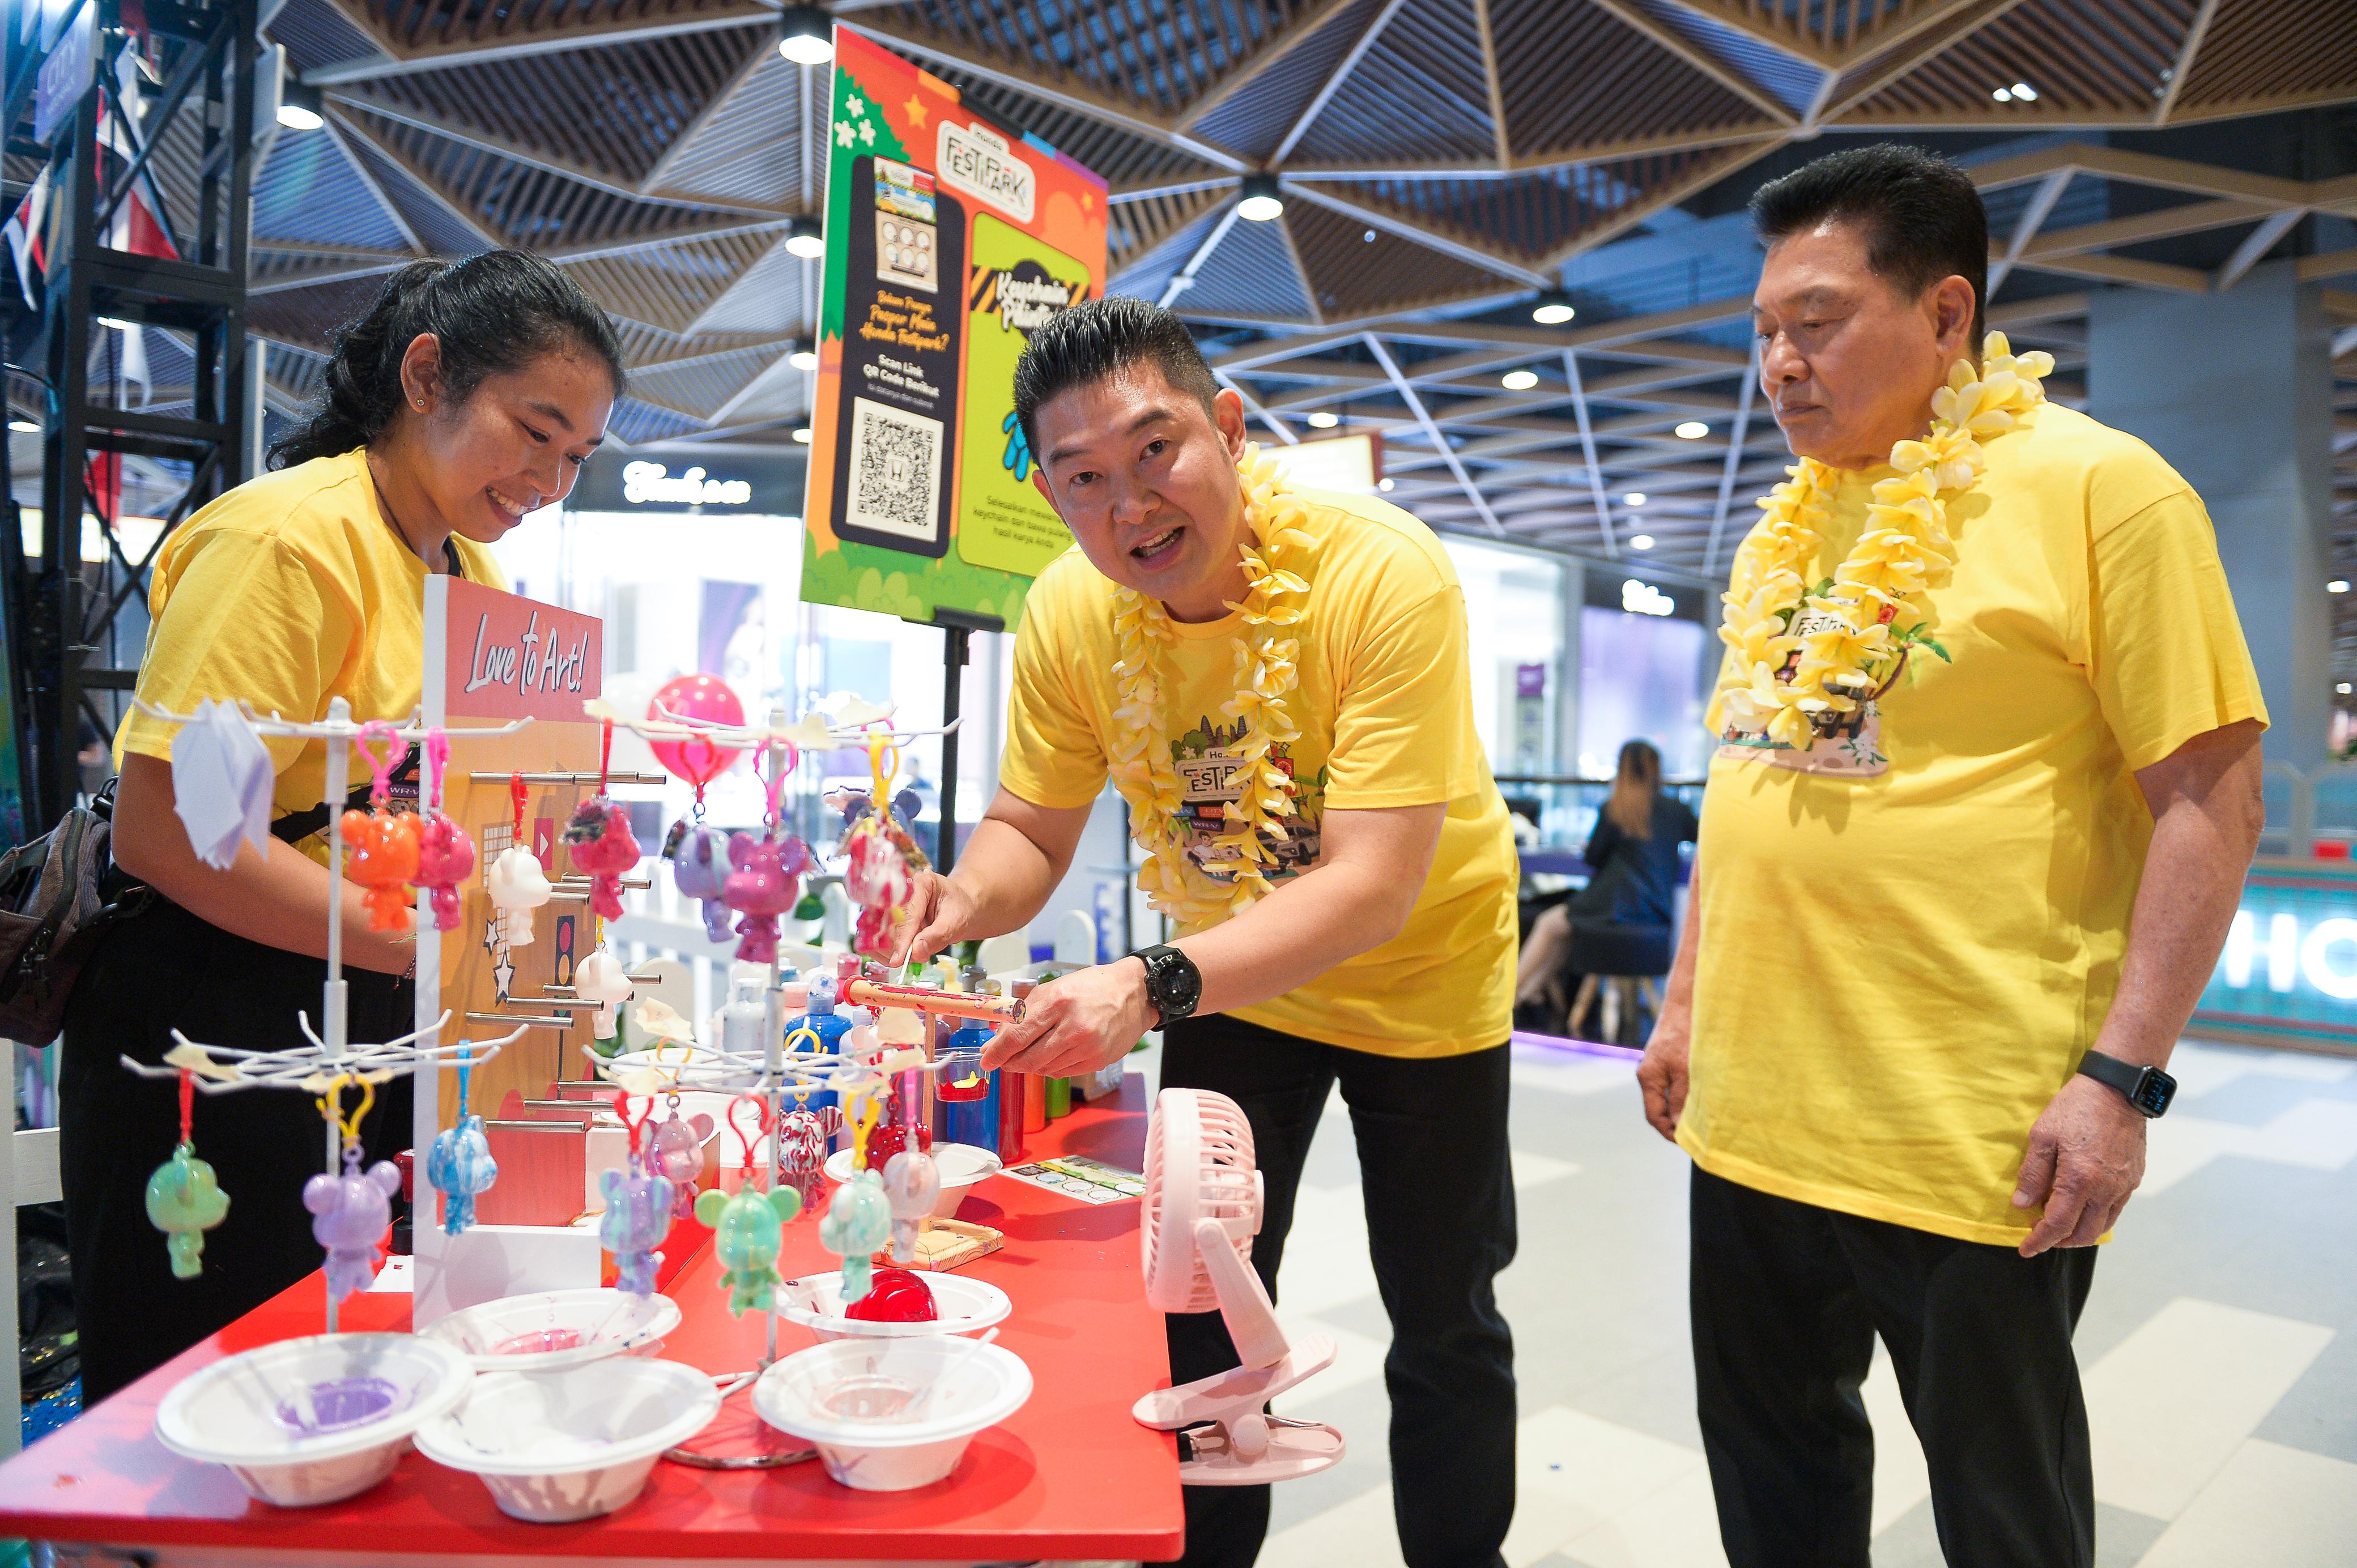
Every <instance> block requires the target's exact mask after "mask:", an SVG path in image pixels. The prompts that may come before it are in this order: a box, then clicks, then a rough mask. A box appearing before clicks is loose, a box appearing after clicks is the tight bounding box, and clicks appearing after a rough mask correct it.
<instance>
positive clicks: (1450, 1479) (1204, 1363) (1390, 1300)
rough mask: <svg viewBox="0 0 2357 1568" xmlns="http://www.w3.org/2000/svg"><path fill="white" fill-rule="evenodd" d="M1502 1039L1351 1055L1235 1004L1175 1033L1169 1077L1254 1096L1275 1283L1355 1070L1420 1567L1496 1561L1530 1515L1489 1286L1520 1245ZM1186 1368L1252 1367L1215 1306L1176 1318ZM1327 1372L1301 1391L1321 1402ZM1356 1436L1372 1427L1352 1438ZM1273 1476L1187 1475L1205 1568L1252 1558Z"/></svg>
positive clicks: (1256, 1248)
mask: <svg viewBox="0 0 2357 1568" xmlns="http://www.w3.org/2000/svg"><path fill="white" fill-rule="evenodd" d="M1507 1065H1508V1059H1507V1053H1506V1050H1505V1047H1503V1046H1501V1047H1498V1048H1496V1049H1494V1050H1484V1051H1474V1052H1471V1053H1469V1054H1468V1055H1465V1056H1458V1057H1443V1058H1433V1059H1426V1060H1415V1059H1407V1058H1394V1057H1379V1056H1373V1055H1371V1054H1369V1053H1367V1052H1365V1051H1352V1050H1344V1049H1342V1048H1340V1047H1335V1046H1327V1045H1320V1044H1318V1042H1316V1041H1313V1040H1305V1039H1301V1038H1298V1037H1297V1036H1292V1035H1282V1034H1279V1033H1277V1032H1276V1031H1275V1030H1274V1029H1265V1028H1262V1027H1260V1026H1258V1025H1255V1024H1247V1023H1243V1022H1242V1021H1241V1020H1238V1019H1234V1018H1229V1017H1224V1016H1217V1015H1215V1016H1211V1017H1207V1018H1189V1019H1185V1020H1182V1021H1181V1022H1179V1023H1177V1024H1174V1025H1172V1026H1170V1027H1169V1028H1168V1029H1167V1030H1166V1031H1164V1034H1163V1046H1162V1085H1163V1087H1164V1088H1166V1089H1209V1090H1217V1091H1218V1092H1220V1093H1222V1094H1224V1095H1226V1096H1228V1098H1230V1099H1231V1100H1233V1101H1235V1102H1236V1103H1237V1104H1239V1105H1241V1106H1242V1107H1243V1111H1244V1114H1245V1116H1246V1117H1247V1118H1249V1119H1250V1121H1251V1122H1252V1130H1253V1146H1254V1157H1255V1159H1256V1161H1257V1163H1258V1165H1259V1167H1260V1171H1261V1175H1262V1178H1263V1181H1264V1183H1265V1187H1266V1189H1267V1205H1266V1208H1265V1211H1264V1214H1263V1217H1262V1219H1261V1228H1260V1235H1259V1237H1258V1238H1257V1239H1255V1240H1254V1242H1253V1267H1254V1269H1255V1270H1257V1271H1258V1272H1259V1273H1260V1277H1261V1282H1262V1283H1264V1284H1265V1285H1266V1286H1267V1287H1268V1292H1269V1295H1270V1297H1271V1298H1272V1299H1274V1298H1275V1294H1276V1270H1277V1264H1278V1262H1280V1261H1281V1260H1282V1259H1283V1257H1284V1255H1285V1238H1286V1231H1287V1230H1290V1229H1291V1228H1292V1224H1293V1203H1294V1196H1295V1194H1296V1192H1297V1190H1298V1188H1299V1187H1300V1185H1301V1166H1302V1162H1303V1160H1304V1159H1306V1158H1307V1157H1308V1153H1309V1140H1310V1136H1311V1134H1312V1133H1315V1132H1317V1130H1318V1113H1319V1112H1321V1111H1323V1110H1324V1109H1325V1106H1326V1096H1327V1092H1328V1090H1330V1089H1331V1088H1332V1087H1333V1086H1334V1084H1335V1083H1336V1081H1337V1080H1338V1079H1339V1080H1340V1084H1341V1088H1342V1098H1343V1100H1344V1101H1345V1102H1346V1103H1347V1104H1348V1105H1349V1106H1350V1108H1351V1132H1352V1133H1353V1134H1354V1136H1355V1137H1356V1139H1357V1141H1358V1148H1359V1179H1360V1187H1361V1191H1362V1192H1363V1193H1364V1195H1365V1200H1366V1206H1367V1239H1368V1245H1369V1248H1370V1250H1371V1251H1372V1259H1373V1262H1374V1266H1375V1280H1376V1283H1377V1285H1378V1287H1379V1288H1380V1290H1381V1292H1382V1295H1383V1310H1384V1311H1385V1312H1386V1313H1387V1314H1389V1315H1390V1317H1391V1323H1392V1345H1391V1351H1390V1354H1389V1355H1387V1356H1386V1357H1385V1358H1384V1359H1383V1381H1384V1385H1385V1386H1386V1387H1387V1388H1388V1389H1389V1390H1390V1392H1391V1404H1392V1424H1391V1458H1392V1507H1393V1511H1394V1516H1395V1517H1396V1519H1397V1521H1398V1524H1399V1536H1400V1549H1401V1552H1402V1553H1403V1555H1404V1556H1405V1559H1406V1561H1407V1563H1408V1564H1409V1568H1489V1565H1491V1564H1495V1563H1500V1562H1501V1558H1500V1556H1499V1553H1498V1547H1499V1543H1500V1542H1501V1541H1504V1540H1505V1538H1506V1527H1507V1525H1508V1524H1509V1523H1511V1522H1512V1520H1513V1515H1514V1344H1513V1337H1512V1334H1511V1333H1509V1331H1508V1330H1507V1327H1506V1321H1505V1319H1504V1318H1502V1317H1501V1316H1499V1314H1498V1303H1497V1298H1496V1296H1495V1294H1494V1293H1493V1292H1492V1290H1491V1282H1492V1280H1493V1279H1494V1278H1495V1277H1496V1275H1497V1273H1498V1271H1499V1270H1501V1269H1502V1268H1504V1267H1505V1266H1506V1265H1507V1264H1508V1263H1509V1262H1512V1260H1513V1256H1514V1186H1513V1179H1512V1169H1511V1167H1510V1165H1509V1164H1508V1156H1507V1144H1506V1091H1507V1076H1506V1069H1507ZM1165 1322H1166V1323H1167V1325H1168V1332H1169V1338H1170V1378H1171V1380H1172V1381H1173V1382H1174V1383H1186V1382H1192V1381H1194V1380H1196V1379H1198V1378H1208V1377H1210V1376H1211V1375H1212V1374H1213V1373H1216V1372H1223V1371H1226V1370H1227V1369H1229V1368H1231V1367H1233V1366H1235V1365H1237V1358H1236V1352H1235V1347H1234V1346H1233V1345H1232V1343H1230V1341H1229V1338H1228V1329H1227V1324H1226V1323H1225V1322H1224V1321H1223V1320H1222V1318H1221V1316H1220V1315H1219V1314H1218V1313H1216V1312H1206V1313H1190V1314H1185V1315H1179V1314H1174V1315H1172V1316H1170V1317H1168V1318H1167V1319H1166V1320H1165ZM1316 1388H1317V1385H1316V1383H1315V1382H1314V1381H1313V1382H1312V1383H1310V1384H1308V1385H1307V1386H1306V1387H1305V1388H1304V1390H1303V1391H1302V1392H1303V1394H1304V1395H1306V1396H1307V1397H1310V1398H1315V1397H1316V1393H1315V1391H1316ZM1347 1435H1349V1436H1350V1437H1351V1441H1353V1442H1363V1441H1365V1435H1364V1434H1355V1433H1354V1434H1347ZM1268 1503H1269V1498H1268V1488H1267V1487H1188V1488H1186V1507H1187V1554H1186V1556H1185V1557H1184V1558H1183V1559H1181V1561H1182V1562H1184V1563H1188V1564H1189V1565H1191V1568H1214V1565H1217V1568H1250V1564H1251V1563H1252V1562H1253V1560H1254V1557H1256V1556H1257V1555H1258V1554H1259V1552H1260V1547H1261V1541H1262V1538H1263V1537H1264V1536H1265V1535H1266V1534H1267V1533H1268Z"/></svg>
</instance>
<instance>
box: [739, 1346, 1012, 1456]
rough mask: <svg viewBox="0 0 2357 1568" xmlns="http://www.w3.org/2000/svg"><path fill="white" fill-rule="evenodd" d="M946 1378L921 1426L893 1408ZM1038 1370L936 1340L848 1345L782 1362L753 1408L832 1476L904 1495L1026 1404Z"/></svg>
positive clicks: (983, 1349)
mask: <svg viewBox="0 0 2357 1568" xmlns="http://www.w3.org/2000/svg"><path fill="white" fill-rule="evenodd" d="M937 1377H940V1378H944V1379H946V1381H944V1382H943V1384H942V1387H941V1388H940V1389H939V1390H937V1391H935V1392H934V1394H933V1397H932V1399H931V1401H930V1402H928V1403H927V1404H926V1406H925V1408H924V1411H923V1412H922V1413H921V1414H920V1416H919V1418H918V1419H917V1420H915V1421H901V1420H896V1419H893V1418H892V1417H890V1416H889V1415H888V1414H886V1415H882V1416H880V1417H877V1418H872V1419H862V1418H861V1417H860V1416H859V1415H857V1414H856V1413H855V1412H857V1411H859V1410H861V1409H863V1408H866V1409H871V1410H885V1411H888V1410H890V1409H891V1408H894V1407H896V1406H897V1405H899V1404H903V1403H905V1402H907V1401H909V1400H910V1399H913V1398H915V1397H916V1395H917V1393H918V1392H919V1391H921V1390H922V1389H924V1388H925V1387H926V1386H927V1385H928V1384H930V1383H931V1382H932V1381H933V1380H935V1379H936V1378H937ZM1030 1397H1031V1369H1030V1368H1028V1367H1027V1366H1025V1365H1024V1364H1023V1359H1022V1358H1021V1357H1020V1356H1017V1355H1016V1354H1015V1353H1014V1352H1013V1351H1012V1350H1005V1349H1001V1348H999V1347H997V1346H996V1345H983V1346H975V1345H972V1344H968V1343H965V1342H963V1341H961V1340H957V1339H952V1338H947V1337H942V1336H941V1335H934V1336H932V1337H929V1338H922V1339H841V1340H836V1341H835V1342H834V1343H832V1344H827V1345H813V1347H811V1348H809V1349H807V1350H803V1351H800V1352H798V1353H796V1354H794V1355H791V1356H789V1357H787V1358H786V1359H784V1360H782V1361H780V1362H778V1363H777V1364H776V1365H775V1366H773V1367H771V1368H770V1369H769V1370H768V1371H766V1372H764V1373H762V1374H761V1378H760V1380H759V1382H757V1383H755V1384H754V1385H753V1409H754V1410H755V1411H756V1412H759V1415H760V1417H761V1419H762V1420H763V1421H766V1422H768V1423H770V1425H771V1426H774V1427H776V1428H777V1429H778V1430H779V1431H780V1432H783V1433H785V1434H787V1435H789V1436H791V1437H799V1438H802V1440H803V1441H805V1442H808V1443H813V1444H817V1446H818V1456H819V1460H820V1462H821V1463H822V1464H823V1465H824V1466H826V1473H827V1474H828V1475H829V1476H831V1477H834V1479H835V1481H836V1482H838V1483H839V1484H841V1485H843V1486H845V1487H853V1488H854V1489H856V1490H858V1491H863V1492H905V1491H909V1490H912V1489H913V1488H915V1487H929V1486H931V1485H932V1484H933V1483H934V1482H935V1481H939V1480H942V1479H945V1478H946V1477H948V1476H949V1474H950V1473H951V1472H952V1471H953V1470H955V1469H956V1468H957V1466H958V1461H959V1460H960V1459H962V1458H963V1457H964V1456H965V1448H966V1444H968V1443H971V1442H972V1441H973V1440H974V1434H975V1433H977V1432H980V1431H982V1430H983V1429H984V1428H985V1427H988V1426H995V1425H996V1424H997V1423H1000V1422H1002V1421H1005V1420H1006V1418H1007V1417H1008V1416H1010V1415H1013V1414H1014V1413H1015V1412H1017V1411H1018V1410H1021V1409H1022V1408H1023V1402H1024V1401H1026V1400H1028V1399H1029V1398H1030Z"/></svg>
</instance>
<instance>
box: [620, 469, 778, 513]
mask: <svg viewBox="0 0 2357 1568" xmlns="http://www.w3.org/2000/svg"><path fill="white" fill-rule="evenodd" d="M622 499H623V501H624V503H625V504H627V505H630V506H750V505H752V504H753V487H752V486H751V485H750V484H748V483H747V482H746V481H745V480H743V479H716V478H712V477H711V476H710V475H708V474H706V473H705V471H704V470H703V468H701V467H689V468H688V470H687V471H686V472H685V473H683V474H681V475H679V476H678V477H677V478H673V475H672V473H671V471H670V470H669V469H668V468H666V467H664V466H663V465H662V464H661V463H649V462H646V461H644V460H643V459H641V460H640V461H639V462H635V463H626V464H624V465H623V466H622Z"/></svg>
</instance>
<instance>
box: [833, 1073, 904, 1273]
mask: <svg viewBox="0 0 2357 1568" xmlns="http://www.w3.org/2000/svg"><path fill="white" fill-rule="evenodd" d="M877 1111H878V1107H877V1103H876V1101H875V1098H874V1096H873V1095H869V1096H866V1097H864V1098H863V1099H862V1100H861V1101H860V1104H859V1106H858V1108H857V1111H856V1112H855V1113H854V1114H853V1115H851V1116H849V1117H847V1118H846V1119H845V1120H846V1122H848V1124H849V1125H850V1128H851V1179H850V1180H848V1181H846V1182H845V1183H844V1184H843V1185H842V1186H841V1187H836V1188H835V1189H834V1200H833V1201H832V1202H830V1203H829V1204H828V1205H827V1208H826V1218H825V1219H822V1220H820V1221H819V1225H818V1240H819V1245H820V1246H822V1247H824V1248H825V1249H826V1250H827V1251H830V1252H833V1253H834V1255H835V1256H836V1257H838V1258H841V1259H842V1260H843V1300H844V1304H845V1305H846V1306H847V1305H850V1304H851V1303H853V1302H856V1301H857V1300H858V1299H859V1298H860V1297H862V1296H864V1295H866V1294H867V1287H868V1285H869V1284H870V1283H872V1273H871V1271H872V1269H873V1267H874V1263H875V1256H876V1252H877V1249H878V1248H880V1247H883V1246H884V1245H886V1244H887V1243H888V1242H889V1241H890V1240H892V1200H891V1199H890V1198H889V1197H887V1196H886V1195H885V1192H884V1183H883V1179H882V1178H881V1177H879V1176H877V1174H876V1173H875V1172H874V1171H872V1170H870V1169H868V1168H867V1134H868V1133H871V1132H873V1131H874V1130H875V1127H876V1117H877Z"/></svg>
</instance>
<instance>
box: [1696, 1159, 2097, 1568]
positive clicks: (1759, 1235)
mask: <svg viewBox="0 0 2357 1568" xmlns="http://www.w3.org/2000/svg"><path fill="white" fill-rule="evenodd" d="M1692 1209H1693V1274H1692V1293H1693V1308H1694V1347H1695V1399H1696V1403H1697V1405H1698V1407H1699V1410H1700V1413H1701V1416H1702V1437H1703V1447H1704V1448H1705V1450H1706V1451H1707V1453H1708V1455H1709V1457H1710V1481H1711V1487H1712V1489H1713V1490H1714V1491H1715V1492H1716V1493H1717V1499H1718V1528H1719V1536H1720V1539H1721V1540H1722V1541H1724V1542H1725V1543H1726V1546H1727V1561H1728V1563H1730V1564H1732V1565H1733V1568H1867V1534H1868V1532H1869V1530H1870V1528H1871V1513H1872V1495H1873V1484H1874V1434H1873V1431H1872V1429H1871V1428H1869V1427H1868V1425H1867V1418H1866V1406H1865V1404H1864V1402H1862V1401H1861V1400H1860V1399H1859V1397H1858V1387H1859V1385H1860V1384H1861V1383H1863V1382H1864V1381H1865V1380H1866V1374H1867V1365H1868V1363H1869V1362H1870V1361H1871V1360H1872V1359H1873V1356H1874V1339H1875V1336H1876V1335H1878V1334H1879V1335H1880V1336H1881V1337H1882V1342H1883V1343H1884V1344H1885V1345H1886V1346H1888V1347H1889V1350H1890V1364H1891V1368H1892V1369H1893V1370H1894V1371H1896V1372H1897V1373H1898V1376H1899V1391H1900V1396H1901V1397H1902V1398H1903V1399H1904V1400H1905V1401H1906V1403H1907V1414H1908V1417H1909V1419H1910V1420H1911V1421H1912V1422H1913V1423H1914V1426H1915V1434H1916V1436H1917V1437H1919V1438H1920V1439H1921V1441H1922V1444H1923V1457H1924V1460H1925V1463H1926V1465H1927V1466H1928V1467H1929V1468H1930V1471H1931V1478H1932V1516H1933V1519H1934V1520H1935V1521H1936V1523H1937V1525H1938V1527H1939V1532H1940V1549H1941V1551H1942V1552H1943V1553H1944V1554H1945V1556H1946V1558H1947V1560H1948V1562H1949V1563H1950V1564H1951V1565H1952V1568H2000V1565H2003V1568H2014V1565H2018V1568H2087V1565H2089V1564H2091V1563H2093V1562H2094V1557H2095V1498H2094V1480H2093V1474H2092V1472H2091V1470H2090V1468H2089V1464H2088V1455H2087V1407H2086V1405H2085V1403H2084V1402H2083V1401H2082V1400H2081V1398H2080V1393H2079V1367H2078V1363H2077V1361H2076V1360H2074V1359H2072V1354H2071V1335H2072V1330H2073V1329H2074V1328H2076V1327H2077V1326H2078V1323H2079V1310H2080V1308H2081V1307H2083V1306H2084V1305H2086V1301H2087V1287H2088V1285H2089V1283H2092V1282H2093V1279H2094V1274H2095V1250H2094V1249H2093V1247H2074V1248H2068V1249H2062V1248H2058V1249H2056V1250H2054V1251H2048V1252H2043V1253H2040V1255H2039V1256H2037V1257H2035V1258H2024V1257H2022V1256H2021V1255H2020V1254H2019V1253H2018V1252H2017V1251H2014V1250H2013V1249H2012V1248H2010V1247H1997V1246H1988V1245H1985V1244H1982V1243H1979V1242H1974V1241H1957V1240H1950V1239H1949V1238H1947V1237H1944V1236H1934V1235H1932V1234H1931V1233H1930V1232H1928V1231H1923V1230H1910V1229H1909V1228H1907V1227H1905V1226H1902V1225H1889V1224H1885V1223H1883V1222H1881V1221H1879V1220H1874V1219H1857V1218H1856V1217H1855V1216H1852V1215H1847V1214H1837V1213H1835V1212H1834V1211H1833V1210H1831V1209H1825V1208H1814V1207H1813V1206H1811V1205H1809V1204H1805V1203H1795V1202H1792V1200H1791V1199H1789V1198H1782V1197H1770V1195H1768V1194H1766V1193H1763V1192H1758V1191H1755V1190H1753V1189H1751V1188H1749V1187H1738V1186H1737V1185H1736V1184H1735V1183H1733V1182H1729V1181H1725V1180H1722V1179H1720V1178H1719V1177H1717V1176H1711V1175H1710V1174H1708V1173H1707V1172H1706V1171H1702V1170H1700V1169H1697V1170H1696V1171H1695V1173H1694V1187H1693V1190H1692Z"/></svg>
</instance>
